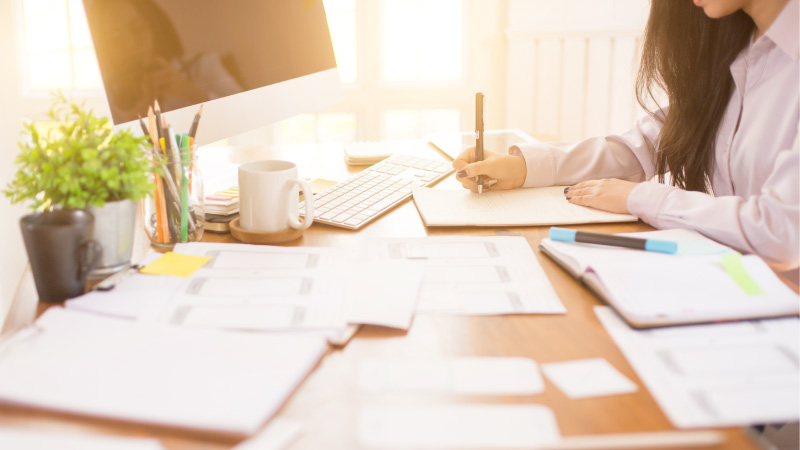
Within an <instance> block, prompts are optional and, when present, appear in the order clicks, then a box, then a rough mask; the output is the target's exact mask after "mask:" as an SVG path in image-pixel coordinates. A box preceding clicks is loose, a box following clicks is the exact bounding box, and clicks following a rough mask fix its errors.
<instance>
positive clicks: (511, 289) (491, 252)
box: [366, 236, 566, 315]
mask: <svg viewBox="0 0 800 450" xmlns="http://www.w3.org/2000/svg"><path fill="white" fill-rule="evenodd" d="M366 258H367V260H369V261H387V260H389V261H407V262H411V263H414V264H417V265H418V266H420V267H422V268H423V276H422V286H421V288H420V293H419V302H418V303H417V312H426V313H441V314H451V315H452V314H456V315H497V314H563V313H564V312H566V310H565V309H564V305H563V304H562V303H561V301H560V300H559V299H558V296H557V295H556V293H555V291H554V290H553V288H552V286H551V285H550V281H549V280H548V279H547V276H546V275H545V274H544V271H543V270H542V268H541V266H540V265H539V262H538V261H537V260H536V256H535V255H534V254H533V251H532V250H531V248H530V245H528V242H527V241H526V240H525V238H523V237H519V236H428V237H425V238H409V239H400V238H392V239H372V240H370V241H368V242H367V250H366Z"/></svg>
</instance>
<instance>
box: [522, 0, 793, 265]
mask: <svg viewBox="0 0 800 450" xmlns="http://www.w3.org/2000/svg"><path fill="white" fill-rule="evenodd" d="M798 12H799V11H798V0H791V1H790V2H789V3H788V4H787V5H786V6H785V7H784V9H783V11H782V12H781V13H780V15H779V16H778V17H777V18H776V20H775V22H774V23H773V24H772V26H770V28H769V29H768V30H767V31H766V32H765V33H764V34H763V35H762V36H761V37H760V38H758V39H757V40H756V41H755V42H753V43H752V44H751V45H750V46H749V47H748V48H746V49H744V50H743V51H742V52H741V53H740V54H739V56H738V57H737V58H736V60H735V61H734V62H733V64H731V68H730V70H731V74H732V75H733V79H734V82H735V84H736V89H735V90H734V92H733V94H732V96H731V99H730V102H729V103H728V106H727V109H726V110H725V113H724V116H723V118H722V121H721V124H720V128H719V131H718V133H717V139H716V147H715V154H714V165H713V173H712V176H711V186H712V189H713V194H704V193H700V192H689V191H684V190H682V189H679V188H676V187H674V186H668V185H665V184H659V183H656V182H654V181H647V180H651V179H652V178H653V176H654V175H655V159H656V152H657V151H658V136H659V132H660V124H659V123H658V122H657V121H656V120H654V119H653V118H652V117H650V116H645V117H644V118H642V119H640V120H639V121H637V122H636V124H635V126H634V127H633V128H632V129H630V130H628V131H627V132H625V133H622V134H621V135H617V136H607V137H599V138H591V139H586V140H584V141H581V142H578V143H526V144H519V145H517V146H514V147H511V149H510V150H509V153H511V154H517V155H522V156H524V157H525V160H526V165H527V169H528V174H527V178H526V180H525V184H524V187H537V186H551V185H572V184H575V183H578V182H580V181H585V180H592V179H600V178H620V179H625V180H629V181H636V182H641V183H639V185H638V186H636V188H634V190H633V192H631V195H630V197H629V198H628V210H629V211H630V213H631V214H633V215H635V216H637V217H639V218H640V219H642V220H643V221H645V222H647V223H649V224H651V225H653V226H654V227H657V228H688V229H692V230H696V231H698V232H700V233H703V234H704V235H706V236H708V237H710V238H712V239H715V240H717V241H719V242H722V243H724V244H726V245H729V246H731V247H734V248H736V249H738V250H740V251H743V252H747V253H755V254H758V255H760V256H761V257H762V258H764V259H765V260H766V261H767V262H768V263H770V264H771V265H772V266H773V267H774V268H775V269H776V270H778V271H789V272H790V273H788V274H787V275H789V277H790V278H791V279H794V280H797V278H798V266H800V255H799V253H800V238H798V233H799V229H800V200H799V199H798V198H799V197H800V184H798V179H799V178H800V154H799V152H798V145H799V144H798V124H799V123H800V97H798V85H800V75H799V74H798V68H799V67H800V63H799V61H800V50H798V46H799V44H798V41H799V40H800V38H799V36H798V18H799V17H800V14H798ZM737 122H738V123H739V127H738V129H737V127H736V124H737Z"/></svg>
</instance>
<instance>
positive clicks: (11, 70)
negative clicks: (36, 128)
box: [0, 0, 27, 326]
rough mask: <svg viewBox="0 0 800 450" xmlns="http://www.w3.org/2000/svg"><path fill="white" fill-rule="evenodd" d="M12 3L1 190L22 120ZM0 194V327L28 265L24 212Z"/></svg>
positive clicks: (4, 17)
mask: <svg viewBox="0 0 800 450" xmlns="http://www.w3.org/2000/svg"><path fill="white" fill-rule="evenodd" d="M14 3H15V2H14V1H13V0H0V61H2V62H3V69H2V70H0V189H5V187H6V184H7V183H8V182H9V181H10V180H11V178H12V176H13V174H14V158H15V157H16V155H17V141H18V140H19V136H20V134H19V133H20V130H21V129H22V128H21V123H22V117H21V114H20V110H21V109H22V106H23V105H22V96H21V88H20V78H19V63H18V60H19V58H17V47H16V42H15V38H14V17H15V11H14ZM25 212H26V211H25V209H24V208H23V207H21V206H19V205H16V206H11V204H10V203H9V201H8V200H7V199H6V197H5V195H0V326H1V325H2V323H3V318H4V317H5V313H6V311H7V309H8V305H9V303H10V302H11V299H12V298H13V294H14V290H15V289H16V287H17V283H18V281H19V279H20V276H21V275H22V272H23V269H24V267H25V264H26V262H27V257H26V255H25V249H24V245H23V244H22V236H21V235H20V231H19V225H18V221H19V218H20V217H21V216H22V215H23V214H24V213H25Z"/></svg>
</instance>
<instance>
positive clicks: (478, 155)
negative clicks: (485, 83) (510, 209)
mask: <svg viewBox="0 0 800 450" xmlns="http://www.w3.org/2000/svg"><path fill="white" fill-rule="evenodd" d="M475 161H483V93H482V92H478V93H476V94H475ZM477 182H478V194H480V193H483V175H478V180H477Z"/></svg>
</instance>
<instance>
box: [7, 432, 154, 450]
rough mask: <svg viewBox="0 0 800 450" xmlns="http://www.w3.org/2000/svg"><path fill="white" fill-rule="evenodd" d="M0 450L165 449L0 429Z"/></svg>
mask: <svg viewBox="0 0 800 450" xmlns="http://www.w3.org/2000/svg"><path fill="white" fill-rule="evenodd" d="M0 448H2V449H7V450H44V449H67V450H109V449H113V450H164V447H162V446H161V444H160V443H159V442H158V441H157V440H156V439H141V438H129V437H117V436H101V435H83V434H75V433H69V434H64V433H53V432H51V431H41V430H33V429H16V428H0Z"/></svg>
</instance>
